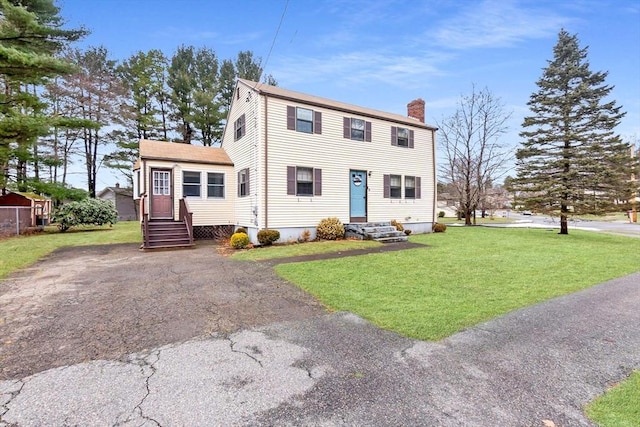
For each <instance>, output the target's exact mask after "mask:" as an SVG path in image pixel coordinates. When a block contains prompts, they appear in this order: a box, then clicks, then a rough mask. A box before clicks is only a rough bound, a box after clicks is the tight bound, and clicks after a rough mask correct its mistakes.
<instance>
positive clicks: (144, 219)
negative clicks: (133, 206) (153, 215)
mask: <svg viewBox="0 0 640 427" xmlns="http://www.w3.org/2000/svg"><path fill="white" fill-rule="evenodd" d="M146 200H147V193H144V194H143V195H142V196H140V222H141V226H142V239H143V242H142V244H143V247H144V248H148V247H149V213H148V212H147V209H146Z"/></svg>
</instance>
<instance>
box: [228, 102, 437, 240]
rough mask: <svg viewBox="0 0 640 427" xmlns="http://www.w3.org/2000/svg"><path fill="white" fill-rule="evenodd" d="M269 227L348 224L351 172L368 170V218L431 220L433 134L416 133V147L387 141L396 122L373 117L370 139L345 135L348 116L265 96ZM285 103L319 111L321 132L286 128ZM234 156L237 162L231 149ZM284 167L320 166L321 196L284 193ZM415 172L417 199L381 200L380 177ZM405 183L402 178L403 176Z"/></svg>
mask: <svg viewBox="0 0 640 427" xmlns="http://www.w3.org/2000/svg"><path fill="white" fill-rule="evenodd" d="M268 100H269V101H268V102H269V104H268V120H269V126H268V150H269V152H268V161H269V165H268V171H269V179H268V194H269V206H268V209H269V210H268V221H269V222H268V226H269V228H278V227H315V225H316V224H317V223H318V222H319V221H320V220H321V219H322V218H326V217H329V216H336V217H338V218H339V219H340V220H341V221H342V222H345V223H346V222H349V220H350V217H349V213H350V212H349V209H350V207H349V185H350V182H349V178H350V177H349V171H350V170H364V171H368V172H371V176H369V177H368V178H367V179H368V182H367V185H368V187H369V191H368V202H367V210H368V212H367V213H368V218H367V219H368V221H389V220H391V219H397V220H399V221H402V222H431V221H432V219H433V197H434V186H435V183H434V182H433V161H434V159H433V152H432V146H433V145H432V132H431V131H430V130H429V129H424V128H421V127H415V128H411V127H408V126H407V125H401V126H402V127H408V128H409V129H411V130H413V131H414V148H406V147H397V146H392V145H391V138H390V135H391V126H397V124H395V123H393V122H390V121H386V120H382V119H371V118H368V119H367V121H371V132H372V133H371V139H372V141H371V142H365V141H353V140H351V139H347V138H344V120H343V119H344V117H345V116H347V117H356V118H358V117H357V116H353V115H352V114H343V113H342V112H339V111H335V110H331V109H328V108H319V107H310V106H306V105H304V104H302V103H298V104H296V103H293V102H291V101H285V100H280V99H276V98H268ZM287 105H293V106H303V107H306V108H311V109H313V110H314V111H319V112H321V113H322V134H307V133H303V132H296V131H293V130H288V129H287ZM229 155H230V156H231V158H232V160H234V161H236V159H235V158H234V157H233V155H232V154H231V153H229ZM287 166H304V167H310V168H316V169H322V196H313V197H297V196H290V195H287ZM385 174H392V175H402V176H403V177H404V176H407V175H409V176H418V177H420V178H421V190H422V191H421V193H422V198H421V199H404V188H403V198H402V199H385V198H384V197H383V175H385ZM403 183H404V179H403Z"/></svg>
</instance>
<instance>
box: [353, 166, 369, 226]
mask: <svg viewBox="0 0 640 427" xmlns="http://www.w3.org/2000/svg"><path fill="white" fill-rule="evenodd" d="M349 182H350V184H349V195H350V196H349V212H350V214H349V216H350V219H349V222H367V171H354V170H352V171H349Z"/></svg>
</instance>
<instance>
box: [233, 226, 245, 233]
mask: <svg viewBox="0 0 640 427" xmlns="http://www.w3.org/2000/svg"><path fill="white" fill-rule="evenodd" d="M235 233H244V234H247V229H246V228H244V227H238V228H236V231H235Z"/></svg>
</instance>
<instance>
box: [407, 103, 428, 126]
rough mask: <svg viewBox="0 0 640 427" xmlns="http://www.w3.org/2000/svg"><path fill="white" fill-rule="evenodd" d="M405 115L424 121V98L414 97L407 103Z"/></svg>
mask: <svg viewBox="0 0 640 427" xmlns="http://www.w3.org/2000/svg"><path fill="white" fill-rule="evenodd" d="M407 116H409V117H411V118H414V119H417V120H419V121H420V122H422V123H424V99H422V98H418V99H414V100H413V101H411V102H410V103H408V104H407Z"/></svg>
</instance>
